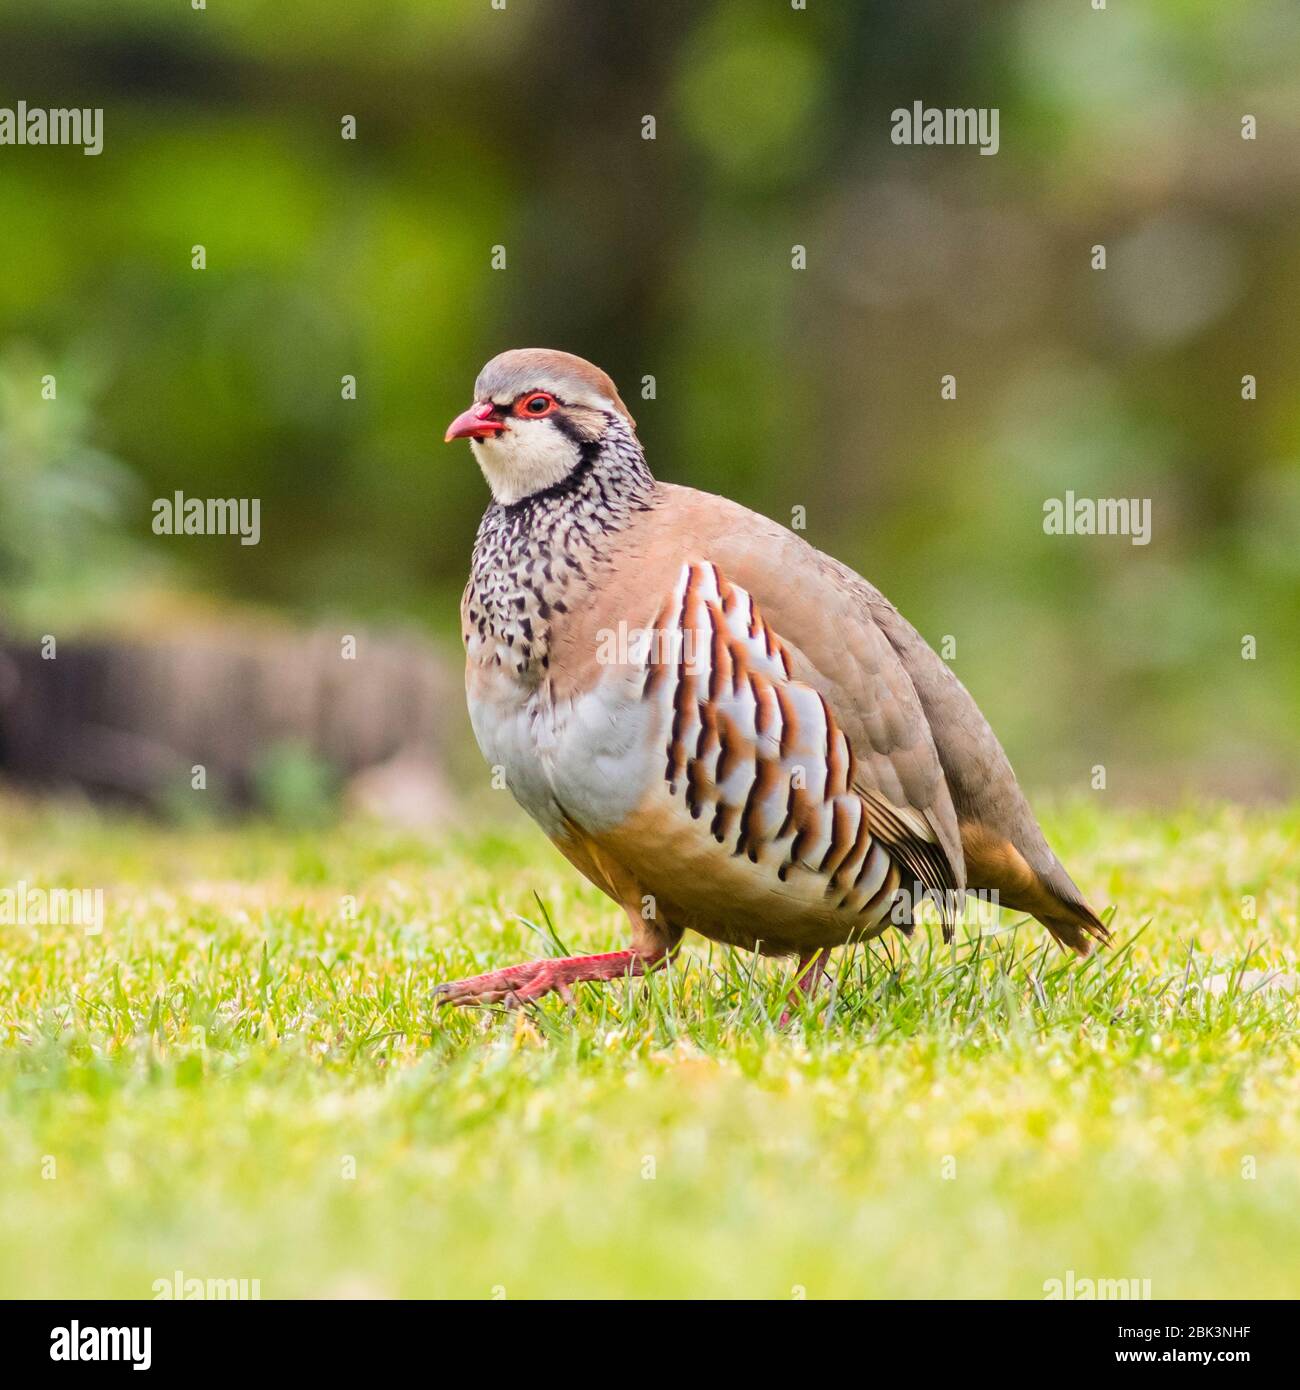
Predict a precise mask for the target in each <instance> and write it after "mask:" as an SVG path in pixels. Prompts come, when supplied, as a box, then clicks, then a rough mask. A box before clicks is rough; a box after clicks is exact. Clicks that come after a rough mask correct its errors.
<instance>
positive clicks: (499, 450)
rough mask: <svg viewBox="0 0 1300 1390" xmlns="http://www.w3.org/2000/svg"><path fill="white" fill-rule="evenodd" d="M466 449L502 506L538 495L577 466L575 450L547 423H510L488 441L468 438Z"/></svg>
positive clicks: (567, 440) (572, 444) (523, 421)
mask: <svg viewBox="0 0 1300 1390" xmlns="http://www.w3.org/2000/svg"><path fill="white" fill-rule="evenodd" d="M470 448H471V449H472V450H473V451H474V458H475V460H476V461H477V463H478V466H479V467H480V468H481V469H482V470H483V476H484V477H485V478H486V479H487V481H488V486H489V487H490V488H491V489H492V496H493V497H495V498H496V500H497V501H498V502H500V503H501V505H502V506H504V507H508V506H510V505H511V503H513V502H518V501H519V500H520V499H521V498H524V497H527V496H528V495H529V494H530V493H534V492H541V491H543V490H544V489H545V488H548V487H553V486H554V485H555V484H556V483H558V482H561V481H562V480H563V479H565V478H567V477H568V476H569V474H570V473H572V472H573V470H574V469H575V468H576V467H577V466H578V461H579V459H578V447H577V445H576V444H574V443H573V441H572V440H571V439H569V438H568V436H567V435H564V434H562V433H561V432H560V431H559V430H558V429H556V428H555V426H554V425H553V424H552V423H551V422H550V421H549V420H522V421H517V422H511V423H510V424H509V425H508V426H507V427H506V428H505V429H504V430H502V431H501V433H500V434H498V435H496V436H495V437H493V438H492V439H471V440H470Z"/></svg>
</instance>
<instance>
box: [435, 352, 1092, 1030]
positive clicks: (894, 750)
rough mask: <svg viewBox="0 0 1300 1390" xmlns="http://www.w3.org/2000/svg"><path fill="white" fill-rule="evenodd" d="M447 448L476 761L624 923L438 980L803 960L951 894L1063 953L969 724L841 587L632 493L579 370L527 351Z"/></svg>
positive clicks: (1067, 885)
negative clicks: (469, 463)
mask: <svg viewBox="0 0 1300 1390" xmlns="http://www.w3.org/2000/svg"><path fill="white" fill-rule="evenodd" d="M474 398H475V404H474V405H473V406H471V407H470V409H469V410H467V411H466V412H465V413H464V414H463V415H461V416H459V417H458V418H457V419H456V420H455V421H453V423H452V425H451V427H450V429H448V431H447V438H448V439H449V440H452V439H469V440H470V447H471V448H472V449H473V452H474V456H475V458H476V459H477V461H478V464H479V466H480V467H481V468H482V470H483V473H484V475H485V476H486V478H487V481H488V483H489V485H490V487H491V489H492V495H493V502H492V505H491V506H490V507H489V508H488V510H487V512H486V513H485V515H484V517H483V521H482V524H481V525H480V527H479V532H478V539H477V541H476V542H475V545H474V559H473V568H472V572H471V575H470V580H469V584H468V586H467V588H466V590H465V597H464V601H463V604H462V608H461V613H462V623H463V628H464V636H465V647H466V651H467V654H468V660H467V662H466V669H465V685H466V690H467V693H468V698H469V711H470V718H471V720H472V721H473V725H474V732H475V735H476V736H477V739H478V742H479V746H480V748H481V749H482V750H483V755H484V757H485V758H486V759H487V761H488V762H489V763H490V764H492V765H493V766H494V767H499V768H500V769H502V770H503V773H504V778H505V781H506V784H507V785H508V786H509V788H510V790H511V791H512V792H513V793H514V795H515V797H516V798H517V799H518V801H519V802H520V804H521V805H522V806H523V807H524V809H525V810H526V811H528V813H529V814H530V815H531V816H532V817H533V818H534V819H535V820H536V821H537V822H538V823H539V824H540V825H541V827H542V829H543V830H545V831H546V833H547V834H548V835H549V836H550V837H551V839H552V840H553V841H554V842H555V844H556V845H557V846H558V847H559V849H560V851H561V852H562V853H563V854H564V855H565V856H566V857H567V858H568V859H569V860H570V861H571V862H572V863H573V864H574V865H575V866H576V867H577V868H578V869H579V870H580V871H581V872H582V873H583V874H585V875H586V876H587V877H588V878H589V879H590V880H591V881H592V882H593V883H595V884H596V885H597V886H598V887H600V888H601V889H603V890H604V891H605V892H606V893H608V894H609V896H610V897H611V898H613V899H614V900H615V902H617V903H619V904H620V905H621V906H622V907H623V909H624V910H625V912H626V913H627V916H628V920H629V922H630V923H631V934H632V946H631V949H630V950H626V951H616V952H613V953H610V954H608V955H599V956H578V957H574V958H571V959H565V960H546V961H536V962H532V963H529V964H524V965H517V966H513V967H511V968H509V969H506V970H496V971H492V972H491V973H490V974H486V975H479V976H476V977H475V978H473V979H468V980H461V981H457V982H455V983H449V984H443V985H441V986H439V987H438V993H439V997H440V999H441V1000H442V1001H443V1002H451V1003H457V1004H468V1003H490V1002H495V1001H498V1000H503V1001H505V1002H506V1003H507V1004H509V1005H513V1004H517V1003H519V1002H522V1001H524V1000H528V999H534V998H536V997H537V996H539V995H541V994H544V993H546V992H547V991H548V990H552V989H559V990H561V991H562V992H566V993H567V990H568V987H569V986H570V985H571V984H573V983H575V982H577V981H580V980H607V979H612V978H615V977H619V976H624V975H639V974H642V973H643V972H645V971H646V970H648V969H650V968H652V967H653V966H655V965H657V964H659V963H661V962H662V961H664V960H665V959H666V958H667V956H668V954H669V953H670V952H671V951H672V950H673V949H674V948H675V947H676V945H677V943H678V942H679V940H680V939H681V935H682V933H683V931H685V930H687V929H690V930H691V931H696V932H699V933H701V934H702V935H704V936H707V937H711V938H712V939H713V940H715V941H720V942H725V943H726V944H728V945H733V946H743V947H746V948H747V949H749V950H754V951H761V952H763V953H764V954H766V955H790V956H794V957H797V958H798V960H799V961H800V973H799V977H798V987H799V988H800V989H802V990H804V991H805V992H811V991H813V990H815V989H816V987H817V983H818V981H819V979H820V978H821V975H822V972H823V970H824V967H825V963H826V957H827V951H828V949H829V948H830V947H832V946H839V945H843V944H845V943H847V942H856V941H862V940H865V939H866V938H869V937H872V936H876V935H878V934H879V933H881V932H882V931H884V930H885V928H886V927H887V926H889V925H891V923H892V924H896V925H900V926H902V927H904V929H907V930H910V926H911V913H912V906H913V905H914V904H915V903H916V902H917V901H918V900H919V898H920V896H922V895H928V896H930V897H932V898H933V899H934V901H936V902H937V903H938V904H939V907H940V910H941V912H942V913H943V915H944V920H945V923H946V922H947V921H949V920H950V918H951V915H952V912H953V907H954V903H955V901H956V900H957V899H958V898H959V896H960V895H961V894H962V893H963V892H964V891H965V890H966V889H983V890H988V891H990V892H993V893H996V894H997V895H998V900H999V901H1000V902H1001V903H1002V904H1004V905H1006V906H1008V907H1010V908H1013V909H1015V910H1017V911H1022V912H1028V913H1032V914H1033V915H1034V916H1035V917H1037V918H1038V920H1039V921H1040V922H1042V923H1043V925H1044V926H1046V927H1047V929H1048V930H1049V931H1050V932H1051V933H1052V935H1053V936H1054V937H1055V938H1056V939H1057V940H1058V941H1059V942H1061V943H1062V944H1063V945H1065V946H1068V947H1070V948H1072V949H1073V950H1075V951H1077V952H1078V953H1079V954H1080V955H1086V954H1087V952H1088V950H1089V948H1090V946H1091V944H1092V939H1093V938H1097V939H1099V940H1102V941H1104V940H1106V938H1107V932H1106V928H1105V927H1104V926H1103V925H1102V923H1101V922H1100V920H1099V919H1098V918H1097V916H1096V914H1095V913H1094V912H1093V911H1092V909H1091V908H1090V907H1089V906H1088V905H1087V903H1085V902H1084V900H1083V896H1082V894H1081V893H1080V892H1079V890H1078V889H1077V888H1076V887H1075V885H1074V883H1073V882H1072V881H1071V879H1070V876H1069V875H1068V874H1067V873H1066V871H1065V869H1064V868H1063V867H1062V866H1061V863H1060V861H1059V860H1058V859H1057V858H1056V856H1055V855H1054V854H1053V853H1052V851H1051V850H1050V849H1049V848H1048V847H1047V843H1046V841H1045V840H1044V838H1043V834H1042V831H1041V830H1040V829H1039V827H1038V823H1037V821H1036V820H1035V818H1034V815H1033V812H1032V811H1031V810H1030V809H1029V805H1028V803H1027V802H1026V800H1025V797H1024V795H1023V793H1022V792H1021V790H1020V787H1019V786H1018V784H1017V782H1016V778H1015V774H1014V773H1013V772H1012V770H1011V765H1010V763H1009V762H1008V761H1007V757H1006V754H1005V753H1004V752H1003V751H1002V747H1001V745H1000V744H999V743H998V741H997V739H996V737H994V734H993V731H992V729H990V728H989V725H988V722H987V721H986V720H985V719H984V717H983V715H982V714H980V712H979V709H978V708H977V707H976V705H975V702H974V700H972V699H971V697H970V696H969V695H968V694H967V693H966V690H965V688H964V687H963V686H962V684H961V682H960V681H958V680H957V678H956V677H955V676H954V675H953V674H952V672H951V671H949V669H948V668H947V667H946V666H945V665H944V664H943V662H942V661H940V659H939V658H938V657H937V656H936V655H935V654H934V652H933V651H931V650H930V648H929V647H928V646H927V645H926V644H925V642H924V641H923V640H922V639H921V637H920V636H919V635H918V633H917V632H916V630H915V629H914V628H913V627H912V626H911V625H910V624H909V623H908V622H907V621H906V620H905V619H904V618H903V617H901V616H900V614H899V613H898V611H897V610H896V609H895V608H894V606H893V605H892V604H891V603H890V602H889V601H888V600H887V599H886V598H885V597H884V596H883V595H882V594H880V593H879V592H878V591H877V590H876V589H874V588H873V587H872V586H871V585H870V584H868V583H867V582H866V580H864V579H862V578H860V577H859V576H858V575H857V574H855V573H854V572H853V571H852V570H850V569H848V568H847V567H846V566H844V565H842V564H840V563H839V562H838V561H836V560H833V559H831V558H830V557H829V556H827V555H823V554H822V553H821V552H820V551H817V550H814V549H813V548H812V547H811V546H810V545H808V544H807V543H806V542H805V541H803V540H801V539H800V538H799V537H798V536H797V535H795V534H794V533H793V532H791V531H788V530H786V529H785V528H784V527H782V526H778V525H777V524H776V523H774V522H772V521H768V520H767V519H766V518H765V517H762V516H758V515H757V514H755V513H754V512H751V511H747V510H746V509H745V508H744V507H740V506H737V505H736V504H735V503H734V502H728V501H726V500H724V499H723V498H720V497H713V496H711V495H709V494H708V493H704V492H696V491H694V490H693V489H691V488H685V487H675V486H673V485H672V484H669V483H660V482H656V481H655V479H654V478H653V477H652V476H651V474H650V470H649V469H648V468H647V466H646V461H645V456H644V454H643V452H642V449H641V445H640V443H639V441H638V440H637V437H636V433H635V426H634V422H633V420H632V417H631V415H630V414H629V413H628V409H627V407H626V406H625V405H624V404H623V402H622V400H621V399H620V398H619V394H618V391H617V389H616V388H615V386H614V383H613V382H612V381H611V380H610V379H609V377H607V376H606V375H605V373H604V372H602V371H600V370H599V369H598V368H596V367H594V366H592V365H591V363H589V362H584V361H583V360H582V359H581V358H579V357H573V356H570V355H569V354H568V353H563V352H552V351H548V350H543V349H524V350H520V351H516V352H506V353H502V354H501V355H500V356H499V357H495V358H493V359H492V361H491V362H489V363H488V364H487V366H486V367H484V368H483V371H482V372H481V373H480V375H479V378H478V381H477V383H476V384H475V388H474Z"/></svg>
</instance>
